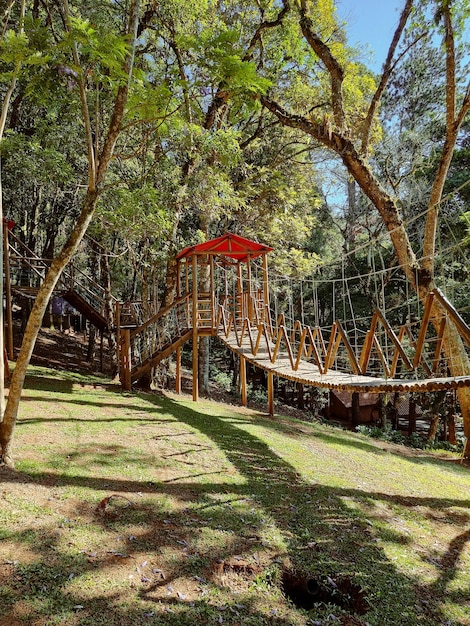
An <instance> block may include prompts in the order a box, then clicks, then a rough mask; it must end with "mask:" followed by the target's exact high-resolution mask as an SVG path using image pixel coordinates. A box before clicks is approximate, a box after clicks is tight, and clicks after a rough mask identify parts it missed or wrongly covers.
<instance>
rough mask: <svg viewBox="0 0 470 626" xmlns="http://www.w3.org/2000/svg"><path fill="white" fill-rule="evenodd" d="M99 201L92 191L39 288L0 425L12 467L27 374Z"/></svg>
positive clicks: (1, 450)
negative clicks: (53, 300) (54, 296)
mask: <svg viewBox="0 0 470 626" xmlns="http://www.w3.org/2000/svg"><path fill="white" fill-rule="evenodd" d="M97 199H98V192H97V191H96V190H95V191H88V193H87V195H86V198H85V202H84V205H83V208H82V212H81V214H80V217H79V219H78V221H77V224H76V225H75V228H74V229H73V230H72V233H71V234H70V237H69V239H68V240H67V242H66V243H65V245H64V247H63V248H62V250H61V252H60V253H59V254H58V255H57V257H56V258H55V259H54V260H53V261H52V263H51V266H50V269H49V271H48V272H47V274H46V277H45V279H44V282H43V283H42V285H41V287H40V288H39V291H38V295H37V297H36V300H35V302H34V305H33V308H32V309H31V313H30V315H29V318H28V323H27V324H26V329H25V332H24V336H23V342H22V344H21V349H20V352H19V355H18V359H17V361H16V366H15V369H14V372H13V375H12V377H11V382H10V391H9V395H8V402H7V406H6V409H5V413H4V415H3V421H2V422H1V423H0V454H1V459H2V460H3V462H4V463H5V464H6V465H8V466H9V467H13V466H14V464H13V458H12V454H11V444H12V437H13V431H14V427H15V423H16V417H17V415H18V408H19V404H20V399H21V392H22V391H23V386H24V380H25V377H26V370H27V367H28V365H29V362H30V360H31V355H32V353H33V349H34V344H35V343H36V338H37V336H38V333H39V330H40V328H41V324H42V319H43V317H44V312H45V310H46V307H47V305H48V303H49V300H50V298H51V296H52V293H53V291H54V288H55V286H56V284H57V281H58V280H59V278H60V275H61V273H62V271H63V269H64V268H65V266H66V265H67V263H68V262H69V261H70V259H71V258H72V256H73V254H74V253H75V252H76V250H77V248H78V246H79V244H80V241H81V240H82V237H83V235H84V234H85V232H86V229H87V227H88V224H89V223H90V220H91V218H92V215H93V211H94V209H95V206H96V201H97Z"/></svg>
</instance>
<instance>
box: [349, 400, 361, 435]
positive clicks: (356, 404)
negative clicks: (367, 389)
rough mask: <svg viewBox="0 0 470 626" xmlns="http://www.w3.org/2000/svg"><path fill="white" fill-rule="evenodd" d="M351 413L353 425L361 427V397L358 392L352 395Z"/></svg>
mask: <svg viewBox="0 0 470 626" xmlns="http://www.w3.org/2000/svg"><path fill="white" fill-rule="evenodd" d="M351 412H352V420H351V425H352V426H353V427H354V428H355V427H356V426H359V424H360V423H361V405H360V396H359V393H358V392H357V391H354V393H353V394H352V401H351Z"/></svg>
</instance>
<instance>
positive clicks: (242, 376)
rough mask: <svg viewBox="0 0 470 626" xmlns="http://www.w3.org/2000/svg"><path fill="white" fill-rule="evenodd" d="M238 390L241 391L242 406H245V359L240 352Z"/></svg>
mask: <svg viewBox="0 0 470 626" xmlns="http://www.w3.org/2000/svg"><path fill="white" fill-rule="evenodd" d="M240 391H241V399H242V406H246V405H247V392H246V359H245V357H244V356H243V355H242V354H241V355H240Z"/></svg>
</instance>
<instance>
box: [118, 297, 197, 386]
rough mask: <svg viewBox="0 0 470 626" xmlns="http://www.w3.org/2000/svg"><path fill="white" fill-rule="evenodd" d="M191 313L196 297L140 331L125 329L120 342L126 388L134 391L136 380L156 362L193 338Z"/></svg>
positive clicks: (180, 300) (158, 315)
mask: <svg viewBox="0 0 470 626" xmlns="http://www.w3.org/2000/svg"><path fill="white" fill-rule="evenodd" d="M191 311H192V294H186V295H184V296H181V297H180V298H178V299H177V300H175V301H174V302H173V303H172V304H171V305H170V306H168V307H165V308H164V309H160V311H158V313H156V314H155V315H153V316H152V317H151V318H150V319H149V320H147V321H146V322H145V323H144V324H141V325H140V326H138V327H137V328H134V329H130V328H127V329H126V328H124V329H121V331H120V337H119V343H120V356H121V383H122V385H123V387H124V389H130V388H131V384H132V380H136V379H138V378H139V377H140V375H141V374H142V373H143V372H144V371H145V370H147V369H148V367H149V366H151V365H152V363H156V362H158V361H159V360H161V359H162V358H165V356H169V355H170V354H171V353H172V352H173V351H174V350H175V349H176V347H177V346H178V345H181V343H182V342H183V341H186V340H187V338H189V333H190V332H191V329H192V316H191Z"/></svg>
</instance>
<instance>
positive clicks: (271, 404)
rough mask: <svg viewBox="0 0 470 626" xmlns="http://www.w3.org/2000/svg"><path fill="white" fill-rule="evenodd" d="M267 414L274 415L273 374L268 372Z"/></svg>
mask: <svg viewBox="0 0 470 626" xmlns="http://www.w3.org/2000/svg"><path fill="white" fill-rule="evenodd" d="M268 414H269V417H274V374H273V373H272V372H268Z"/></svg>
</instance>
